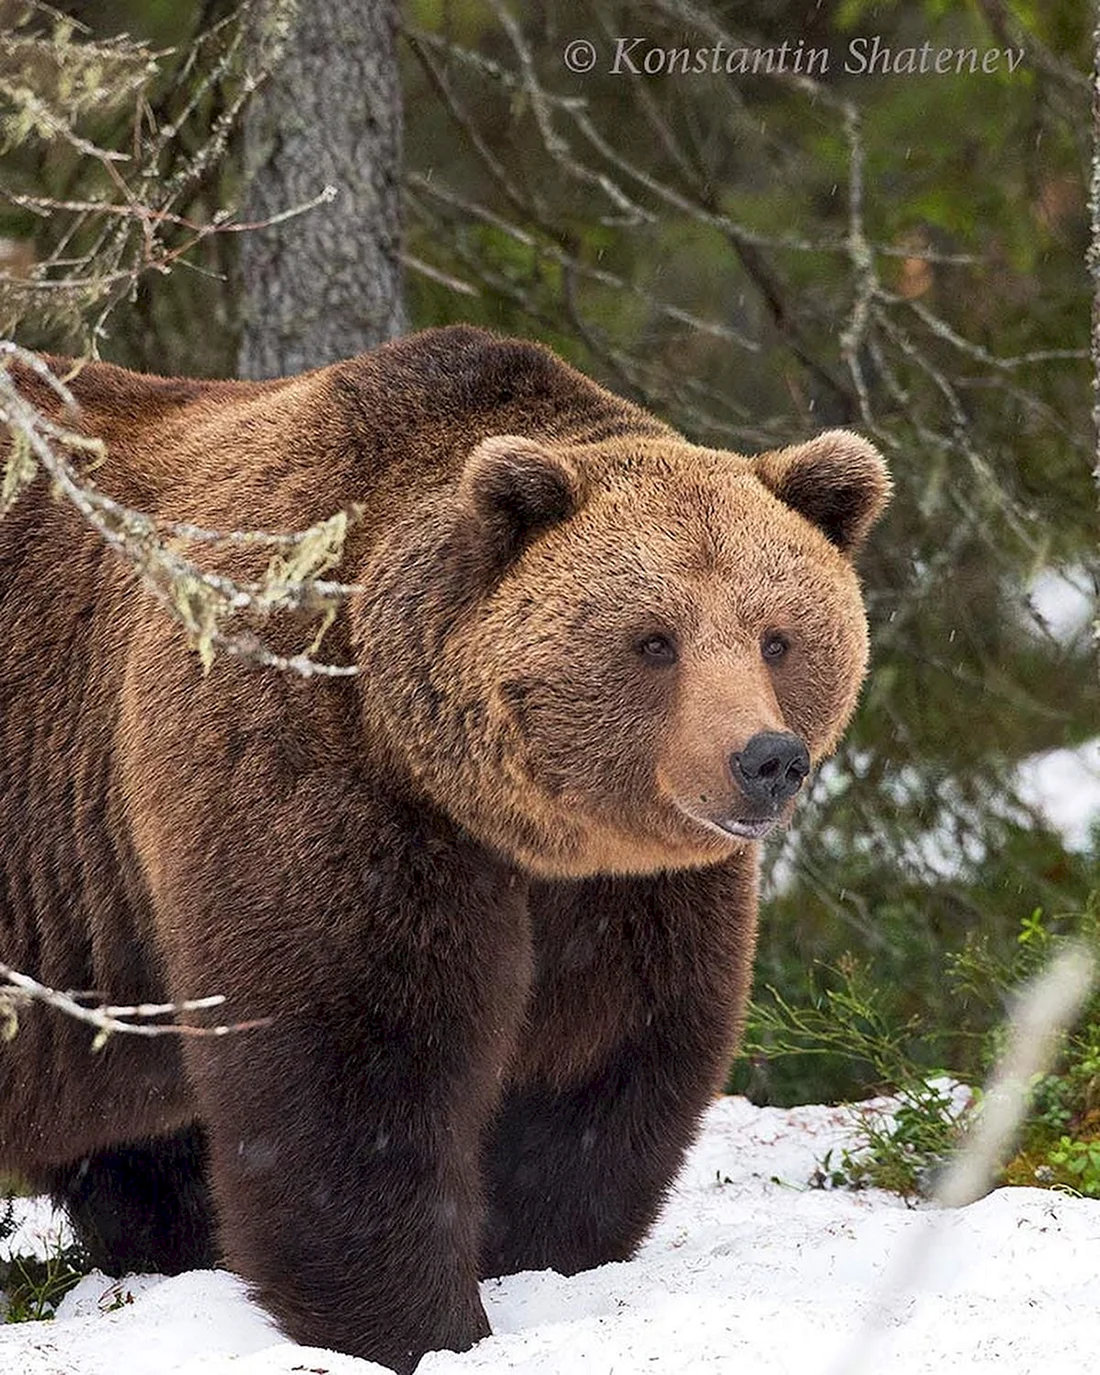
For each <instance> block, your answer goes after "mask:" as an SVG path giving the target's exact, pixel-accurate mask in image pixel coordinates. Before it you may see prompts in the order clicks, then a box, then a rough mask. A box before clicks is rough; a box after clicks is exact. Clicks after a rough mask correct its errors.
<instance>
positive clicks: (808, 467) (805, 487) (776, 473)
mask: <svg viewBox="0 0 1100 1375" xmlns="http://www.w3.org/2000/svg"><path fill="white" fill-rule="evenodd" d="M752 463H753V467H754V468H755V470H756V476H757V477H758V478H759V479H760V481H761V482H762V483H763V484H764V486H765V487H767V488H768V490H769V491H770V492H772V493H773V494H774V495H775V496H777V497H778V498H779V500H780V501H782V502H784V503H785V504H786V505H787V506H789V507H791V509H792V510H794V511H797V512H798V514H799V515H800V516H805V518H806V519H807V520H808V521H812V523H813V524H814V525H816V526H817V527H818V529H819V530H821V531H822V532H823V534H825V535H826V536H827V538H828V539H829V540H831V541H832V543H833V544H835V545H836V547H837V548H838V549H839V550H840V551H841V552H842V553H844V554H847V555H848V556H849V557H850V556H852V555H853V554H855V552H856V550H857V549H858V548H859V546H860V545H861V544H862V543H863V541H864V539H865V538H866V536H867V533H868V531H869V530H870V529H871V526H872V525H874V523H875V521H876V520H878V518H879V516H880V515H881V514H882V512H883V509H884V508H885V506H886V503H887V502H888V501H889V499H890V490H891V483H890V474H889V473H888V472H887V470H886V464H885V463H884V462H883V460H882V455H881V454H880V453H879V451H878V450H877V449H876V448H875V446H874V445H873V444H869V443H868V442H867V440H865V439H861V438H860V436H859V435H858V434H852V433H851V431H849V430H826V431H825V433H824V434H819V435H818V436H817V438H816V439H811V440H809V441H808V442H807V443H805V444H795V445H792V447H791V448H789V449H776V450H775V451H774V452H772V453H767V454H761V455H760V456H759V457H758V458H754V459H753V460H752Z"/></svg>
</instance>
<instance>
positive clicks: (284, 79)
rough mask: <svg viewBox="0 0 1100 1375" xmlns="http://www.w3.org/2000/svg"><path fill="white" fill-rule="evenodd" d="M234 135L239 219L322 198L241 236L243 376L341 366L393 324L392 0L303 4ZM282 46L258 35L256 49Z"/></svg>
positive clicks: (397, 138) (397, 151)
mask: <svg viewBox="0 0 1100 1375" xmlns="http://www.w3.org/2000/svg"><path fill="white" fill-rule="evenodd" d="M272 8H273V11H274V12H275V14H276V15H277V14H278V13H279V12H280V11H281V12H282V13H283V14H284V15H287V16H288V21H287V22H289V25H290V27H289V31H288V32H286V34H285V45H284V50H283V53H282V57H281V61H280V62H279V65H278V66H277V67H276V69H275V70H274V72H273V73H272V75H271V77H270V78H269V79H268V81H267V82H266V84H265V85H264V86H263V87H262V88H261V89H260V91H259V92H258V93H257V96H256V98H255V100H254V101H253V104H252V106H251V107H250V110H249V114H248V117H247V122H246V128H245V164H246V175H248V177H249V180H248V186H247V191H246V196H245V203H244V207H243V218H244V219H245V220H246V221H250V222H251V221H257V220H259V221H262V220H266V219H269V218H271V217H272V216H276V215H279V214H281V213H283V212H284V211H286V210H289V209H291V208H292V207H294V206H297V205H302V204H304V203H305V202H307V201H311V200H313V199H314V198H315V197H317V196H318V195H319V194H321V193H322V192H323V191H324V188H325V187H326V186H331V187H334V188H335V191H336V194H335V196H334V198H333V199H332V200H331V201H326V202H325V203H323V204H321V205H318V206H316V207H315V208H313V209H311V210H308V211H306V212H305V213H304V214H301V215H294V216H292V217H291V218H289V219H287V220H284V221H282V222H281V223H279V224H275V225H272V226H271V227H270V228H267V229H257V230H252V231H250V232H248V233H245V234H242V235H241V259H240V266H241V286H242V290H243V297H242V302H241V311H242V317H243V318H242V337H241V349H240V356H239V362H238V370H239V372H240V375H241V376H242V377H252V378H261V377H277V376H281V375H285V374H288V373H295V372H301V371H302V370H303V369H306V368H313V367H319V366H320V365H322V364H324V363H330V362H332V361H333V360H335V359H338V358H347V357H350V356H351V355H353V354H356V353H361V352H362V351H363V350H364V349H367V348H370V347H371V346H372V345H374V344H377V343H380V342H382V341H383V340H385V339H389V338H392V337H393V336H394V335H396V334H399V333H400V332H401V331H402V329H403V328H404V323H405V321H404V314H403V309H402V301H401V266H400V260H399V251H400V193H401V187H400V166H401V88H400V82H399V79H398V67H397V54H396V29H397V21H398V3H397V0H305V3H300V4H298V5H293V4H291V5H289V6H287V5H282V6H280V5H275V6H273V7H272ZM273 38H274V41H281V40H280V36H279V35H278V34H275V35H274V36H272V35H270V34H269V35H268V36H267V41H273Z"/></svg>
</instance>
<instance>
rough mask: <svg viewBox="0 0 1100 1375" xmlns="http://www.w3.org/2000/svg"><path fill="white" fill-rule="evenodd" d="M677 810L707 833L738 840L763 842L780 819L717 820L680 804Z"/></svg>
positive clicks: (778, 817)
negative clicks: (715, 832)
mask: <svg viewBox="0 0 1100 1375" xmlns="http://www.w3.org/2000/svg"><path fill="white" fill-rule="evenodd" d="M676 806H677V808H678V809H679V810H680V811H681V812H682V813H683V814H684V816H686V817H689V818H690V819H691V820H692V821H694V822H695V823H696V825H698V826H705V827H706V828H707V830H708V831H711V832H714V831H717V832H719V833H720V834H722V835H727V836H735V837H736V838H737V839H738V840H763V838H764V837H765V836H766V835H767V834H768V832H769V831H771V830H773V829H774V828H775V827H776V826H777V825H778V824H779V822H780V821H781V820H782V818H781V817H780V816H779V815H776V816H753V817H728V818H726V819H725V820H719V819H717V818H715V817H711V816H700V815H699V813H698V812H693V811H691V810H690V809H689V808H687V807H685V806H684V804H683V803H682V802H677V803H676Z"/></svg>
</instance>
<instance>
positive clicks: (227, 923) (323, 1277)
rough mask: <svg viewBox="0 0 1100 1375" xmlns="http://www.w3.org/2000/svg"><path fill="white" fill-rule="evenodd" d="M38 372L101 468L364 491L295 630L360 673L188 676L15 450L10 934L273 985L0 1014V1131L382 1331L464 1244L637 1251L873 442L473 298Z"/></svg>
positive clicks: (453, 1285)
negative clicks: (336, 356)
mask: <svg viewBox="0 0 1100 1375" xmlns="http://www.w3.org/2000/svg"><path fill="white" fill-rule="evenodd" d="M24 383H25V389H26V392H27V394H28V395H29V396H31V397H32V398H33V399H34V400H35V401H36V403H37V404H38V405H40V406H41V407H43V408H44V409H46V410H48V411H50V412H52V413H54V414H56V413H57V405H56V402H55V401H54V399H53V398H52V397H51V395H50V393H49V392H48V391H47V390H46V389H45V388H44V386H43V385H42V384H41V383H40V382H38V381H36V380H35V379H34V378H33V377H30V376H27V377H26V378H25V379H24ZM71 386H72V390H73V392H74V394H75V396H76V398H77V400H78V401H79V404H80V413H79V415H75V416H72V415H70V416H68V417H65V418H66V420H67V423H69V424H71V425H78V426H79V427H80V428H82V429H83V430H85V431H86V432H87V433H89V434H93V435H98V436H101V437H102V438H103V439H104V440H105V441H106V444H107V459H106V462H105V463H104V464H103V466H102V467H101V468H100V469H99V470H98V471H97V472H96V473H95V480H96V482H97V483H98V484H99V485H100V486H101V487H102V488H103V489H104V490H105V491H107V492H108V493H109V494H111V495H112V496H115V497H117V498H118V499H119V500H121V501H124V502H127V503H129V504H131V505H134V506H137V507H140V508H141V509H143V510H146V511H149V512H151V513H154V514H159V515H162V516H165V517H170V518H172V519H175V520H183V521H190V522H193V523H195V524H198V525H202V526H205V527H208V528H213V529H239V528H242V527H246V528H259V529H267V530H293V529H300V528H302V527H304V526H305V525H307V524H310V523H312V522H314V521H316V520H318V519H321V518H322V517H324V516H326V515H329V514H331V513H332V512H333V511H335V510H337V509H339V508H341V507H344V506H348V505H349V504H351V503H358V504H359V505H361V507H362V508H363V511H364V513H365V514H364V517H363V519H362V520H361V521H360V522H359V523H358V524H357V525H355V526H354V527H353V529H352V532H351V534H350V536H349V539H348V542H347V546H346V551H345V557H344V561H343V563H342V565H341V567H340V568H339V569H338V570H337V572H336V574H335V576H339V577H342V578H344V579H345V580H347V581H350V582H355V583H357V584H359V585H361V587H362V589H363V590H362V591H361V592H360V593H358V594H357V595H356V596H355V597H354V598H353V600H352V601H351V603H350V605H349V607H348V609H347V611H346V612H345V613H344V614H342V615H341V617H340V619H339V621H338V622H337V624H336V625H335V626H334V627H333V628H332V629H331V630H330V632H329V634H328V636H327V638H326V640H325V643H324V653H325V655H326V657H329V658H333V659H336V660H338V661H342V662H346V663H349V664H355V665H357V666H358V668H359V673H358V675H357V676H356V677H354V678H347V679H340V680H317V679H314V680H311V681H303V680H301V679H299V678H297V677H295V676H293V675H289V674H283V673H279V672H274V671H260V670H257V669H256V668H254V667H249V666H247V665H243V664H241V663H239V662H237V661H234V660H232V659H231V658H229V657H222V658H219V659H218V660H217V661H216V662H215V664H214V666H213V669H212V671H211V672H210V673H209V674H208V675H205V676H204V674H203V673H202V671H201V667H200V665H199V663H198V661H197V659H196V657H195V656H194V655H193V654H189V653H188V651H187V648H186V645H185V642H184V638H183V635H182V633H181V631H180V629H179V628H178V627H177V626H176V625H175V624H174V623H173V622H172V621H171V620H170V619H169V618H168V617H167V616H166V614H165V613H164V611H163V610H162V609H161V608H160V607H159V606H158V605H157V604H156V603H155V602H154V601H153V600H152V599H151V598H150V597H148V596H147V595H146V594H144V593H143V592H142V590H141V588H140V587H139V586H138V585H137V583H136V581H135V578H134V576H133V574H132V572H131V571H130V570H129V569H128V568H127V567H126V566H125V565H124V564H123V563H122V562H121V561H120V560H118V559H117V558H116V556H115V555H114V554H113V553H112V552H111V551H110V550H109V549H108V548H107V547H106V546H105V545H104V543H103V542H102V541H101V539H100V538H99V537H98V536H97V535H96V534H95V533H93V532H91V531H90V530H89V529H88V528H86V527H85V526H84V525H83V524H82V523H81V521H80V520H79V518H78V517H77V516H76V515H75V514H74V513H73V512H72V510H71V509H69V508H68V507H67V506H66V505H64V504H62V503H59V502H58V501H57V500H55V499H54V497H53V496H52V495H51V493H50V490H49V486H48V484H47V483H46V481H45V480H44V479H42V478H39V479H38V480H37V481H36V482H35V483H34V484H33V485H32V486H31V488H30V489H29V490H28V491H27V492H26V493H25V494H24V495H23V496H22V497H21V499H20V500H19V501H18V502H17V504H16V505H15V507H14V509H13V510H12V511H11V513H10V514H9V515H8V517H7V518H6V519H5V520H4V521H2V522H0V645H2V647H3V652H2V653H0V959H3V960H4V961H6V962H7V963H8V964H10V965H12V966H14V967H16V968H19V969H21V970H23V971H24V972H26V973H28V974H31V975H33V976H35V977H36V978H38V979H40V980H42V981H44V982H45V983H47V984H50V985H52V986H54V987H58V988H66V989H85V990H94V991H95V992H97V993H98V994H100V995H101V996H103V997H104V998H107V999H109V1000H110V1001H112V1002H116V1003H118V1002H130V1001H142V1000H155V1001H159V1000H162V999H182V998H187V997H193V996H197V995H201V994H207V993H212V992H220V993H224V994H225V995H226V996H227V999H228V1001H227V1003H226V1005H225V1007H224V1008H223V1009H221V1010H219V1013H218V1016H219V1018H223V1019H225V1020H229V1021H233V1022H244V1021H249V1020H251V1019H266V1023H265V1025H263V1026H262V1027H260V1028H257V1029H255V1030H250V1031H241V1032H238V1033H235V1034H233V1035H230V1036H227V1037H224V1038H221V1039H216V1040H211V1039H197V1038H186V1039H181V1038H179V1037H175V1036H165V1037H161V1038H159V1039H155V1040H138V1039H136V1038H127V1037H125V1036H115V1037H113V1038H112V1039H111V1040H110V1041H109V1043H108V1044H107V1045H106V1047H105V1048H104V1049H102V1050H101V1051H99V1052H98V1053H95V1054H92V1053H91V1052H90V1050H89V1037H88V1032H87V1028H85V1027H81V1026H79V1025H77V1024H75V1023H73V1022H71V1021H69V1020H67V1019H65V1018H63V1017H61V1016H59V1015H58V1014H57V1013H55V1012H53V1011H51V1010H48V1009H44V1008H41V1007H34V1008H28V1009H26V1010H25V1011H24V1012H23V1014H22V1015H21V1019H20V1029H19V1033H18V1035H17V1036H16V1038H15V1040H14V1041H13V1042H12V1043H11V1044H9V1045H5V1046H4V1047H3V1048H2V1049H0V1166H2V1167H4V1168H14V1169H16V1170H20V1171H22V1172H24V1173H25V1174H26V1175H27V1176H28V1177H29V1178H30V1179H31V1180H32V1181H34V1182H36V1183H37V1184H38V1185H39V1186H40V1187H44V1188H47V1189H49V1190H50V1191H51V1192H52V1193H53V1194H54V1196H55V1197H56V1198H58V1199H59V1200H60V1201H62V1202H63V1203H64V1204H65V1205H66V1206H67V1207H68V1208H69V1209H70V1212H71V1213H72V1215H73V1218H74V1221H75V1222H76V1224H77V1227H78V1229H79V1231H80V1233H81V1235H82V1236H83V1237H84V1239H85V1241H86V1242H87V1244H88V1246H89V1249H90V1250H91V1252H92V1254H93V1257H94V1258H95V1259H96V1260H97V1262H98V1263H100V1264H101V1265H104V1266H106V1267H107V1268H109V1269H114V1270H115V1271H122V1270H126V1269H130V1268H138V1267H146V1268H156V1269H160V1270H164V1271H169V1272H172V1271H176V1270H179V1269H182V1268H186V1267H189V1266H194V1265H203V1264H209V1263H211V1262H212V1261H213V1260H214V1259H215V1258H220V1259H224V1261H225V1263H227V1264H228V1265H230V1266H231V1267H233V1268H234V1269H235V1270H237V1271H238V1272H239V1273H240V1274H241V1275H243V1276H245V1278H246V1279H247V1280H248V1281H249V1282H250V1283H251V1284H252V1285H253V1287H254V1290H255V1292H256V1293H257V1295H258V1297H259V1299H260V1300H261V1302H263V1303H264V1304H265V1305H266V1306H267V1307H268V1309H269V1310H270V1311H271V1312H272V1313H273V1314H274V1315H275V1317H276V1318H277V1319H278V1320H279V1322H280V1323H281V1324H282V1326H283V1327H284V1328H285V1330H286V1331H287V1332H288V1333H289V1334H290V1335H291V1336H293V1337H295V1338H297V1339H299V1340H301V1341H303V1342H307V1343H310V1344H314V1345H318V1346H323V1347H333V1348H337V1349H340V1350H343V1351H347V1352H351V1353H353V1354H356V1355H359V1356H364V1357H371V1358H373V1359H375V1360H378V1361H381V1362H383V1363H384V1364H388V1365H391V1366H393V1367H394V1368H395V1369H397V1370H399V1371H408V1370H411V1369H412V1367H413V1366H414V1365H415V1364H416V1361H417V1360H418V1359H419V1357H420V1355H421V1354H422V1353H423V1352H425V1351H428V1350H432V1349H435V1348H440V1347H453V1348H464V1347H466V1346H469V1345H470V1344H471V1343H473V1342H475V1341H476V1340H477V1339H478V1338H479V1337H481V1336H483V1335H485V1334H486V1332H487V1331H488V1326H487V1323H486V1319H485V1315H484V1312H483V1309H482V1306H481V1303H480V1300H479V1297H478V1289H477V1281H478V1277H479V1275H497V1274H501V1273H506V1272H509V1271H513V1270H517V1269H521V1268H536V1269H537V1268H542V1267H553V1268H555V1269H558V1270H560V1271H563V1272H567V1273H568V1272H572V1271H576V1270H578V1269H582V1268H585V1267H589V1266H593V1265H597V1264H600V1263H602V1262H604V1261H609V1260H614V1259H623V1258H626V1257H628V1256H629V1255H631V1253H632V1252H633V1250H634V1248H635V1247H636V1246H637V1244H638V1243H639V1241H640V1240H641V1238H642V1237H643V1235H644V1234H645V1231H646V1229H647V1228H648V1226H649V1224H650V1223H651V1221H652V1219H653V1217H654V1215H655V1213H656V1211H657V1209H658V1207H659V1206H660V1203H661V1200H662V1198H663V1196H664V1193H665V1191H666V1189H667V1187H668V1185H669V1183H670V1181H671V1180H672V1178H673V1176H674V1175H675V1172H676V1170H677V1168H678V1166H679V1164H680V1162H681V1159H682V1157H683V1154H684V1151H685V1149H686V1148H687V1146H688V1145H689V1144H690V1142H691V1141H692V1139H693V1137H694V1134H695V1132H696V1130H697V1126H698V1122H699V1118H700V1115H701V1113H702V1111H703V1109H704V1107H705V1106H706V1103H707V1101H708V1099H709V1098H710V1096H711V1095H712V1094H713V1093H714V1092H715V1091H716V1090H717V1089H718V1087H719V1086H720V1084H721V1082H722V1079H723V1075H724V1073H725V1071H726V1067H727V1065H728V1062H729V1059H730V1056H731V1054H732V1052H733V1050H734V1046H735V1042H736V1038H737V1034H738V1029H739V1023H740V1018H741V1015H742V1007H743V1003H744V999H745V996H746V991H747V988H748V984H749V978H750V964H751V958H752V952H753V942H754V935H755V926H756V895H755V866H756V853H755V850H756V846H755V844H754V841H755V840H756V839H757V838H759V836H760V835H762V834H763V833H764V832H765V831H766V830H767V829H768V828H769V827H770V826H771V825H772V824H773V823H775V822H776V821H782V820H784V819H785V818H786V817H787V815H788V814H789V812H790V809H791V807H792V806H793V805H794V800H795V798H794V794H795V793H796V792H797V790H798V785H799V783H800V782H801V780H802V777H803V776H804V774H805V771H806V769H807V768H808V767H809V764H810V762H811V761H812V762H816V761H817V760H819V759H821V758H822V757H823V756H824V755H826V754H827V753H828V752H829V751H830V750H831V749H832V748H833V747H834V746H835V744H836V742H837V740H838V738H839V735H840V733H841V731H842V730H843V728H844V726H845V724H846V723H847V721H848V719H849V716H850V715H851V712H852V709H853V706H854V703H855V700H856V695H857V692H858V689H859V685H860V682H861V680H862V678H863V675H864V672H865V668H866V661H867V634H866V625H865V620H864V613H863V609H862V604H861V599H860V592H859V587H858V583H857V580H856V576H855V573H854V571H853V566H852V558H853V554H854V552H855V550H856V549H857V548H858V545H859V544H860V542H861V541H862V539H863V538H864V536H865V534H866V533H867V530H868V529H869V527H870V526H871V524H872V523H873V521H874V520H875V518H876V517H877V516H878V514H879V512H880V510H881V509H882V506H883V504H884V502H885V500H886V496H887V490H888V480H887V477H886V474H885V470H884V468H883V465H882V461H881V459H880V458H879V456H878V455H877V454H876V453H875V451H874V450H873V449H872V448H871V446H870V445H868V444H867V443H865V442H864V441H863V440H861V439H859V438H857V437H856V436H854V435H850V434H848V433H846V432H842V431H832V432H830V433H828V434H826V435H823V436H820V437H818V438H817V439H815V440H811V441H809V442H808V443H806V444H804V445H799V446H796V447H794V448H792V449H786V450H781V451H778V452H776V453H772V454H769V455H765V456H762V457H759V458H756V459H746V458H742V457H740V456H738V455H736V454H732V453H724V452H719V451H714V450H710V449H704V448H699V447H697V446H694V445H691V444H689V443H688V442H687V441H686V440H685V439H683V438H682V437H681V436H679V435H678V434H676V433H675V432H674V431H673V430H671V429H669V428H668V427H667V426H666V425H664V424H662V423H661V422H660V421H658V420H657V419H655V418H653V417H652V416H650V415H648V414H646V413H645V412H644V411H642V410H640V409H638V408H637V407H635V406H633V405H631V404H629V403H627V402H625V401H623V400H621V399H619V398H617V397H615V396H613V395H611V394H610V393H608V392H606V391H604V390H603V389H602V388H600V387H598V386H596V385H595V384H594V383H592V382H590V381H588V380H587V379H586V378H584V377H582V376H581V375H580V374H578V373H577V372H575V371H574V370H573V369H571V368H569V367H567V366H566V365H565V364H564V363H562V362H561V361H560V360H558V359H557V358H555V357H554V356H553V355H552V354H551V353H549V352H548V351H546V350H545V349H543V348H541V347H538V346H535V345H532V344H528V343H523V342H519V341H514V340H506V339H501V338H498V337H496V336H493V335H490V334H487V333H485V332H483V331H480V330H475V329H469V328H453V329H445V330H433V331H428V332H426V333H424V334H419V335H414V336H412V337H410V338H408V339H405V340H402V341H400V342H398V343H396V344H392V345H389V346H386V347H384V348H382V349H379V350H377V351H376V352H374V353H372V354H367V355H365V356H363V357H360V358H356V359H353V360H350V361H348V362H346V363H340V364H336V365H333V366H331V367H327V368H323V369H321V370H319V371H317V372H313V373H309V374H306V375H303V376H300V377H293V378H289V379H285V380H281V381H274V382H263V383H255V384H252V383H230V382H225V383H216V382H198V381H181V380H175V381H170V380H165V379H161V378H154V377H144V376H137V375H134V374H131V373H127V372H124V371H122V370H120V369H118V368H114V367H111V366H109V365H105V364H91V365H87V366H85V367H84V368H83V369H82V370H81V371H80V372H79V373H78V374H77V375H76V376H75V378H74V379H73V381H72V383H71ZM195 552H196V553H197V554H201V553H202V551H195ZM202 556H203V557H205V558H206V559H208V560H210V559H213V561H214V563H215V564H216V566H218V567H219V568H221V569H222V570H224V571H228V572H231V573H234V574H236V575H240V576H247V575H249V574H250V573H251V574H255V572H256V571H258V568H259V566H260V565H259V563H258V562H257V559H258V558H260V556H258V555H257V554H256V553H255V552H254V551H252V552H250V551H248V550H235V551H231V552H225V551H223V552H222V553H220V554H217V555H212V554H210V553H209V552H208V551H207V552H206V553H205V554H203V555H202ZM261 561H262V560H261ZM276 633H282V632H276Z"/></svg>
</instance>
